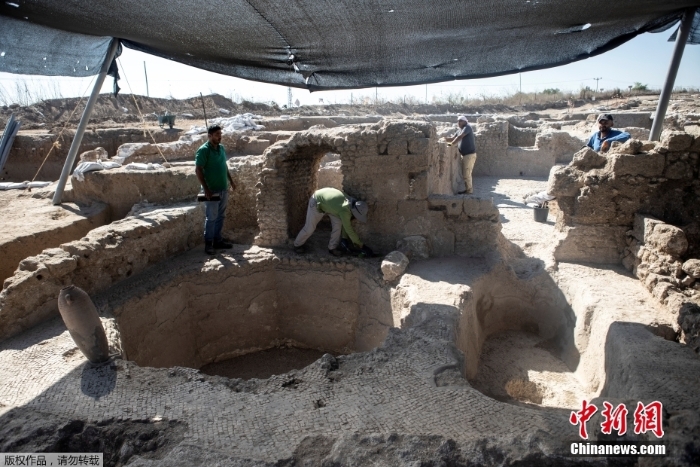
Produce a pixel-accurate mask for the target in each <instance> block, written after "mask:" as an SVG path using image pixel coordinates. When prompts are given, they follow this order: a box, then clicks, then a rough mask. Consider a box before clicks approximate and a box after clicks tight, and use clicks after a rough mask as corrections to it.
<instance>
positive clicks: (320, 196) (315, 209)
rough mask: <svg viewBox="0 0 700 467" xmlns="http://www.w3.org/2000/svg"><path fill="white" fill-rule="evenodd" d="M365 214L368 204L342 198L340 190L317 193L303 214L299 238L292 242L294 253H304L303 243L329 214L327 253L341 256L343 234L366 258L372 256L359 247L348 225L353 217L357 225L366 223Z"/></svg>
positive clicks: (324, 190) (312, 196) (366, 249)
mask: <svg viewBox="0 0 700 467" xmlns="http://www.w3.org/2000/svg"><path fill="white" fill-rule="evenodd" d="M367 211H368V207H367V203H365V202H363V201H357V200H355V199H353V198H351V197H349V196H345V194H344V193H343V192H342V191H340V190H336V189H335V188H321V189H320V190H316V192H314V194H313V195H311V198H310V199H309V207H308V208H307V210H306V224H305V225H304V228H303V229H301V232H299V235H297V238H296V240H294V250H295V251H296V252H297V253H304V252H305V248H304V247H303V245H304V243H306V241H307V240H308V239H309V237H311V234H313V233H314V230H316V225H318V223H319V221H320V220H321V219H322V218H323V216H324V215H326V214H328V216H329V217H330V218H331V225H332V226H333V230H332V232H331V241H330V242H329V243H328V251H329V252H330V253H331V254H333V255H335V256H340V255H342V252H341V251H340V250H339V249H338V245H339V244H340V235H341V232H342V233H343V234H346V235H347V236H348V237H349V238H350V240H351V241H352V243H353V244H354V245H355V246H356V247H357V248H361V249H362V251H363V252H364V253H365V254H367V255H369V256H371V255H372V250H370V249H369V248H368V247H367V246H365V245H363V244H362V242H361V241H360V238H359V237H358V236H357V234H356V233H355V230H353V228H352V224H351V223H350V221H351V220H352V217H353V216H354V217H355V219H357V220H358V221H360V222H367Z"/></svg>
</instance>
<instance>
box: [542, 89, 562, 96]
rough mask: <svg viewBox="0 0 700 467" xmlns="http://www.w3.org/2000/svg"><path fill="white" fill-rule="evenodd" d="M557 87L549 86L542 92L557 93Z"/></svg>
mask: <svg viewBox="0 0 700 467" xmlns="http://www.w3.org/2000/svg"><path fill="white" fill-rule="evenodd" d="M559 92H560V91H559V88H549V89H545V90H544V91H542V94H550V95H551V94H559Z"/></svg>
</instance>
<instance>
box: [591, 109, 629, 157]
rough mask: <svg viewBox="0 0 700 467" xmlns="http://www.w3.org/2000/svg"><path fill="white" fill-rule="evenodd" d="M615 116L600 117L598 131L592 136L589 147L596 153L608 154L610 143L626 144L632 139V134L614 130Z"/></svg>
mask: <svg viewBox="0 0 700 467" xmlns="http://www.w3.org/2000/svg"><path fill="white" fill-rule="evenodd" d="M612 127H613V116H612V115H610V114H600V115H598V130H599V131H597V132H595V133H593V134H592V135H591V138H590V139H589V140H588V144H587V146H588V147H589V148H591V149H593V150H594V151H599V152H607V150H608V149H610V143H612V142H613V141H619V142H621V143H624V142H625V141H627V140H628V139H630V134H629V133H627V132H626V131H618V130H613V129H612Z"/></svg>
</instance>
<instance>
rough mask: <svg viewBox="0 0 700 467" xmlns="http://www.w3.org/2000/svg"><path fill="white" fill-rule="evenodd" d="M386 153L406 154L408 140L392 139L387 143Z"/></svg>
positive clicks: (391, 154)
mask: <svg viewBox="0 0 700 467" xmlns="http://www.w3.org/2000/svg"><path fill="white" fill-rule="evenodd" d="M387 154H388V155H390V156H404V155H406V154H408V142H407V141H405V140H398V141H397V140H393V141H389V143H388V144H387Z"/></svg>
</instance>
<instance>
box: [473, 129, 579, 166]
mask: <svg viewBox="0 0 700 467" xmlns="http://www.w3.org/2000/svg"><path fill="white" fill-rule="evenodd" d="M525 123H528V122H525ZM511 133H513V135H514V136H511ZM475 137H476V155H477V159H476V164H475V165H474V172H473V173H474V176H490V177H510V178H512V177H547V176H548V175H549V171H550V169H551V168H552V166H554V165H555V164H557V163H560V162H568V161H570V160H571V155H572V154H573V153H574V152H576V151H577V150H578V149H580V148H581V146H583V145H584V144H585V142H584V141H583V140H581V139H580V138H578V137H576V136H572V135H571V134H569V133H568V132H566V131H559V130H556V129H552V128H551V127H550V126H547V125H544V126H540V127H539V128H518V127H516V126H513V125H512V124H511V123H510V122H509V121H507V120H496V121H493V122H484V123H479V124H478V125H477V127H476V132H475ZM513 143H517V144H513ZM521 146H525V147H521Z"/></svg>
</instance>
